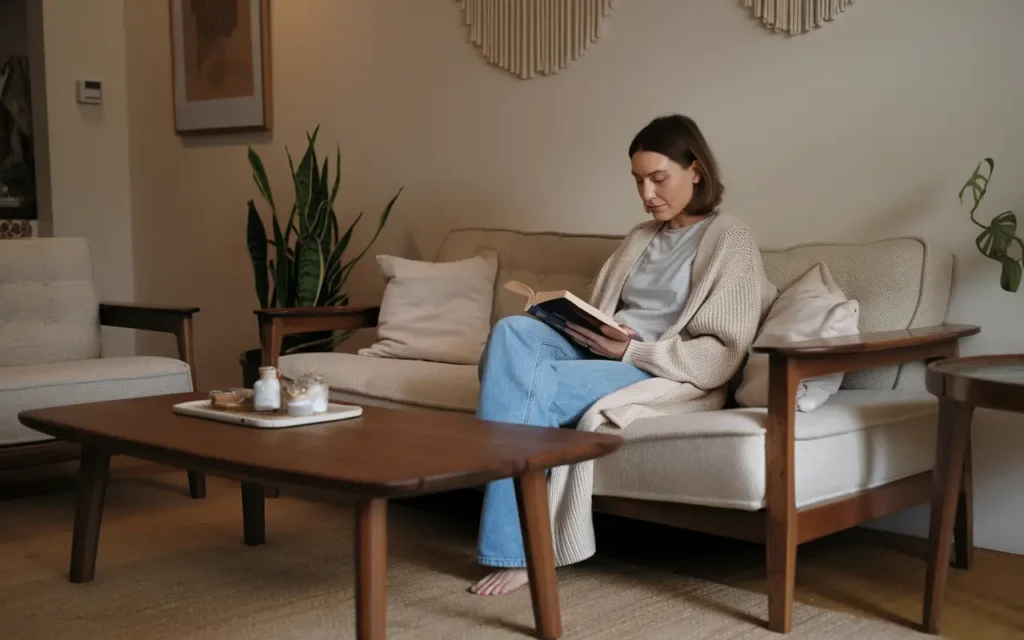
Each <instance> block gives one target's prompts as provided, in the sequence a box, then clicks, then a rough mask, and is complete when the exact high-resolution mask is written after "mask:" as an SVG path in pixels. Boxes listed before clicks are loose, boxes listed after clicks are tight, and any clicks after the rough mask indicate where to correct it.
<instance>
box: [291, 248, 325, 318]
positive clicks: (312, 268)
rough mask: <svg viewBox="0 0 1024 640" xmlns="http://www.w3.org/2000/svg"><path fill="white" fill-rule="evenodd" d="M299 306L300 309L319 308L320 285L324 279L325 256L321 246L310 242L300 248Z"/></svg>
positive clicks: (298, 257)
mask: <svg viewBox="0 0 1024 640" xmlns="http://www.w3.org/2000/svg"><path fill="white" fill-rule="evenodd" d="M297 259H298V269H297V271H298V281H297V291H298V296H297V300H296V302H297V304H298V306H300V307H315V306H317V298H318V297H319V295H320V285H321V284H322V283H323V278H324V256H323V254H322V253H321V252H320V244H319V243H317V242H310V243H308V244H304V245H302V246H301V247H300V248H299V253H298V256H297Z"/></svg>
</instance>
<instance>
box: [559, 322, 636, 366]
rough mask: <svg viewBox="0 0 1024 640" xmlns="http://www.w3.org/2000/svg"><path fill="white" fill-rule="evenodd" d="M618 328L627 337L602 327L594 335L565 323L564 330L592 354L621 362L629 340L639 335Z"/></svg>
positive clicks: (626, 329) (588, 330)
mask: <svg viewBox="0 0 1024 640" xmlns="http://www.w3.org/2000/svg"><path fill="white" fill-rule="evenodd" d="M619 326H621V327H622V329H623V331H625V332H626V333H627V334H629V335H628V337H626V338H623V337H622V335H621V334H619V333H615V332H614V331H612V330H611V329H609V328H608V327H604V326H602V327H601V333H594V332H593V331H591V330H590V329H587V328H586V327H581V326H580V325H578V324H573V323H571V322H567V323H566V325H565V329H566V332H567V333H568V334H569V335H570V336H571V337H572V338H573V339H574V340H576V341H577V342H579V343H580V344H582V345H583V346H585V347H586V348H587V349H589V350H590V351H591V352H592V353H595V354H597V355H599V356H602V357H605V358H608V359H609V360H622V356H624V355H625V354H626V348H627V347H628V346H629V341H630V339H632V338H635V337H639V335H640V334H638V333H637V332H636V331H634V330H633V329H630V328H629V327H627V326H626V325H619Z"/></svg>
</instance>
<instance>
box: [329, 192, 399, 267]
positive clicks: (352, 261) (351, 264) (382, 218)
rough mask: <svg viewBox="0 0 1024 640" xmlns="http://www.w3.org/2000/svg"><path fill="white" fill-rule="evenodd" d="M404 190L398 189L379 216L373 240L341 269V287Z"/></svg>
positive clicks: (386, 219)
mask: <svg viewBox="0 0 1024 640" xmlns="http://www.w3.org/2000/svg"><path fill="white" fill-rule="evenodd" d="M404 188H405V187H400V188H399V189H398V192H397V193H396V194H395V195H394V197H392V198H391V201H390V202H388V206H386V207H384V212H383V213H382V214H381V215H380V222H379V223H378V224H377V231H376V232H375V233H374V234H373V238H371V239H370V241H369V242H368V243H366V246H365V247H363V250H362V251H360V252H359V255H357V256H356V257H355V258H353V259H351V260H349V261H348V262H346V263H345V266H344V267H343V268H342V276H341V284H342V286H344V284H345V281H347V280H348V277H349V276H350V275H352V269H353V268H355V266H356V263H357V262H359V260H361V259H362V257H363V256H364V255H365V254H366V251H367V250H368V249H369V248H370V246H372V245H373V243H374V242H376V241H377V236H379V235H380V232H381V229H383V228H384V224H385V223H386V222H387V221H388V216H390V215H391V208H392V207H394V206H395V201H396V200H398V196H400V195H402V189H404Z"/></svg>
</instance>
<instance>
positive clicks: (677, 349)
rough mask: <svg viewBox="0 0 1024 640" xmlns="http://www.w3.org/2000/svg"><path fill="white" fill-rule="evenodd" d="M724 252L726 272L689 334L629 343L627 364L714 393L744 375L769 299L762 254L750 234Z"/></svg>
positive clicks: (734, 239)
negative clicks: (748, 353) (746, 358)
mask: <svg viewBox="0 0 1024 640" xmlns="http://www.w3.org/2000/svg"><path fill="white" fill-rule="evenodd" d="M719 250H721V251H723V252H724V253H723V256H722V257H721V260H722V267H721V269H720V270H719V271H718V273H716V274H708V275H710V276H711V277H712V280H711V282H710V287H711V289H710V291H709V292H708V295H707V298H706V299H705V301H704V304H702V305H701V307H700V309H698V311H697V312H696V313H695V314H694V315H693V318H692V319H691V320H690V322H689V324H688V325H687V326H686V327H685V331H686V334H688V336H689V337H684V336H683V335H682V333H680V334H677V335H674V336H672V337H670V338H665V339H663V340H658V341H656V342H638V341H636V340H633V341H631V342H630V343H629V346H628V347H627V349H626V353H625V354H624V355H623V357H622V360H623V362H628V363H630V364H632V365H633V366H635V367H637V368H639V369H642V370H644V371H647V372H648V373H651V374H653V375H655V376H658V377H660V378H667V379H669V380H674V381H676V382H687V383H690V384H692V385H694V386H695V387H697V388H699V389H704V390H712V389H716V388H718V387H720V386H722V385H724V384H726V383H728V382H729V380H730V379H731V378H732V377H733V376H734V375H735V374H736V372H737V371H739V368H740V367H741V366H742V364H743V361H744V358H745V357H746V355H747V352H748V350H749V349H750V346H751V344H753V342H754V339H755V337H756V335H757V329H758V325H759V324H760V321H761V315H762V300H763V299H764V296H763V294H764V291H762V289H763V287H764V284H763V282H764V280H763V270H762V269H761V268H759V267H760V253H759V252H758V249H757V247H756V246H755V245H754V243H753V240H752V238H751V237H750V234H749V232H744V233H733V234H729V237H727V238H726V241H725V242H723V243H722V246H721V247H719Z"/></svg>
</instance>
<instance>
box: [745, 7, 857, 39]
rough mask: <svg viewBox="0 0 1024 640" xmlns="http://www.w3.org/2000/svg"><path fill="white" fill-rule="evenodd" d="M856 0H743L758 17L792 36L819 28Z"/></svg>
mask: <svg viewBox="0 0 1024 640" xmlns="http://www.w3.org/2000/svg"><path fill="white" fill-rule="evenodd" d="M851 4H853V0H743V6H745V7H747V8H748V9H753V11H754V17H755V18H760V19H761V22H762V23H764V26H766V27H768V28H769V29H773V30H774V31H784V32H787V33H789V35H791V36H796V35H800V34H801V33H806V32H808V31H810V30H812V29H817V28H818V27H820V26H822V25H823V24H824V23H826V22H830V21H832V20H834V19H835V17H836V16H837V15H839V14H840V13H842V12H843V11H846V7H847V6H849V5H851Z"/></svg>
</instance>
